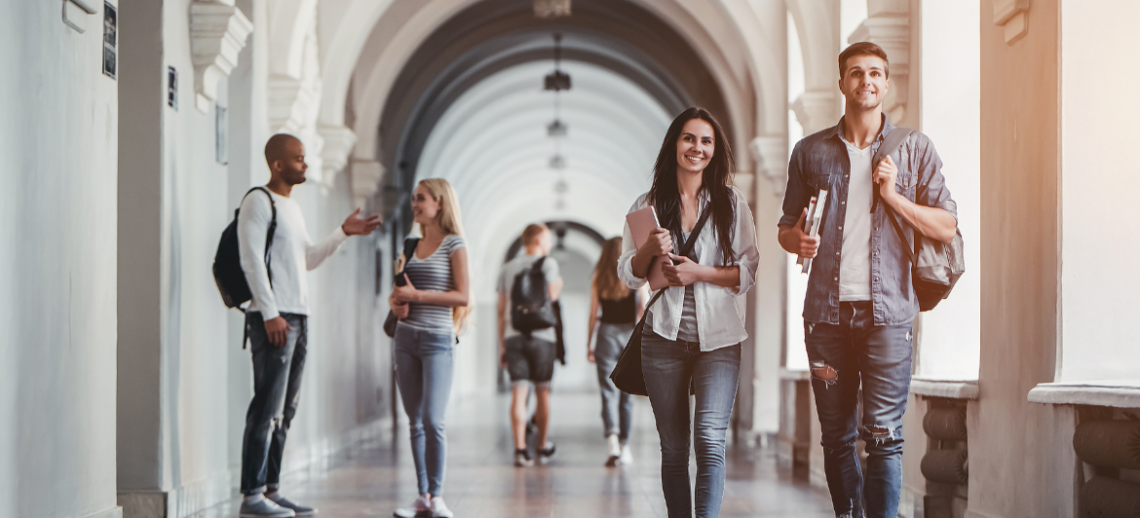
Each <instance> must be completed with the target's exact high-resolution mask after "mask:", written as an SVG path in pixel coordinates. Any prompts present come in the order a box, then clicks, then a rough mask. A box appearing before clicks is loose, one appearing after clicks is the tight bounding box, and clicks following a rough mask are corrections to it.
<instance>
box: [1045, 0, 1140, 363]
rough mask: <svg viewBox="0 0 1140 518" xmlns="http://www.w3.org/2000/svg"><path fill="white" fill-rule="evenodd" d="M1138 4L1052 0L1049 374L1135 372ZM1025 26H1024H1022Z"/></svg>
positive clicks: (1139, 284) (1139, 277)
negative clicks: (1054, 328) (1057, 188)
mask: <svg viewBox="0 0 1140 518" xmlns="http://www.w3.org/2000/svg"><path fill="white" fill-rule="evenodd" d="M1137 19H1140V4H1138V3H1136V2H1131V1H1127V0H1089V1H1082V2H1074V1H1071V0H1070V1H1062V2H1061V31H1062V34H1063V35H1064V39H1063V40H1062V43H1061V88H1062V93H1061V135H1062V150H1061V157H1062V158H1061V167H1062V169H1061V171H1062V172H1061V187H1062V191H1061V192H1062V193H1063V194H1062V195H1061V207H1062V208H1061V214H1062V216H1061V218H1062V219H1061V235H1062V239H1061V242H1062V245H1061V261H1062V263H1061V264H1062V265H1063V266H1062V268H1061V322H1060V326H1061V329H1060V334H1061V344H1060V347H1061V350H1060V358H1059V360H1060V361H1059V365H1058V372H1057V377H1058V381H1062V380H1063V381H1092V380H1112V379H1133V380H1135V379H1137V378H1138V377H1140V371H1138V370H1137V368H1136V365H1138V364H1140V348H1138V347H1136V343H1137V342H1136V338H1135V332H1134V330H1133V328H1132V324H1133V322H1134V321H1135V320H1136V308H1137V304H1136V293H1137V290H1138V289H1140V271H1137V270H1136V268H1135V265H1136V257H1137V256H1138V255H1140V242H1137V240H1136V236H1138V235H1140V205H1138V204H1136V203H1134V202H1132V201H1130V200H1129V199H1128V195H1129V194H1130V193H1132V192H1136V191H1137V190H1140V162H1138V161H1137V159H1136V153H1135V151H1134V150H1135V149H1136V147H1137V146H1136V136H1137V131H1136V125H1135V124H1136V120H1137V119H1138V118H1140V97H1137V95H1136V92H1135V85H1136V84H1137V83H1140V69H1137V68H1136V66H1135V63H1136V60H1135V59H1130V58H1127V57H1126V56H1128V54H1129V53H1128V52H1124V54H1121V53H1120V52H1118V51H1114V50H1111V49H1134V48H1135V46H1136V41H1135V32H1136V20H1137ZM1031 30H1032V29H1031Z"/></svg>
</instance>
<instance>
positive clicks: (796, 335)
mask: <svg viewBox="0 0 1140 518" xmlns="http://www.w3.org/2000/svg"><path fill="white" fill-rule="evenodd" d="M804 85H805V78H804V56H803V50H802V48H801V47H800V36H799V28H798V27H797V26H796V23H795V20H793V19H792V15H791V13H788V104H789V105H791V103H792V102H794V101H795V100H796V99H797V98H799V96H800V95H803V93H804V89H805V86H804ZM803 138H804V126H803V121H797V120H796V115H795V112H793V111H792V110H791V109H789V110H788V157H789V159H790V158H791V155H792V150H793V149H795V147H796V143H797V142H799V141H800V139H803ZM781 213H783V209H782V206H781ZM794 257H795V256H793V255H791V254H789V256H788V271H787V276H788V291H787V309H786V311H785V317H786V319H787V320H786V322H785V323H784V325H785V328H786V330H787V331H786V332H785V333H784V336H785V348H784V367H785V368H786V369H788V370H792V371H805V372H806V371H807V370H808V359H807V349H806V348H805V347H804V317H803V313H804V298H805V296H806V294H807V285H808V276H807V275H804V274H803V273H801V272H802V267H801V266H800V265H798V264H796V261H795V259H794Z"/></svg>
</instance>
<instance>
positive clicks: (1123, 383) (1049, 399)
mask: <svg viewBox="0 0 1140 518" xmlns="http://www.w3.org/2000/svg"><path fill="white" fill-rule="evenodd" d="M1027 399H1028V400H1029V401H1030V402H1031V403H1044V404H1047V405H1093V406H1107V407H1115V408H1140V381H1137V380H1116V381H1091V382H1059V383H1041V384H1039V385H1037V386H1036V387H1034V388H1033V389H1032V390H1030V391H1029V395H1028V397H1027Z"/></svg>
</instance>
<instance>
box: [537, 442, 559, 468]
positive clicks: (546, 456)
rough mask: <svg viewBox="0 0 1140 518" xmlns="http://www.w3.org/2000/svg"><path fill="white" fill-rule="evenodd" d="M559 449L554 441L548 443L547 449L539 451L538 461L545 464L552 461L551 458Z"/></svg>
mask: <svg viewBox="0 0 1140 518" xmlns="http://www.w3.org/2000/svg"><path fill="white" fill-rule="evenodd" d="M557 448H558V446H557V445H555V444H554V441H546V448H542V449H539V450H538V459H539V460H540V461H542V462H543V463H546V462H547V461H549V460H550V458H551V457H553V456H554V450H556V449H557Z"/></svg>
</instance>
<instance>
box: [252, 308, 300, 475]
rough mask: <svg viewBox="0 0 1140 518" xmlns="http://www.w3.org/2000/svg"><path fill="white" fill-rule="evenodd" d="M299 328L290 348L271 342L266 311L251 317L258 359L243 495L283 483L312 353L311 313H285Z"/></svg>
mask: <svg viewBox="0 0 1140 518" xmlns="http://www.w3.org/2000/svg"><path fill="white" fill-rule="evenodd" d="M281 317H282V318H284V319H285V321H286V322H288V323H289V327H292V328H293V330H292V331H289V336H288V338H286V340H285V346H284V347H277V346H275V345H273V344H271V343H269V335H268V334H266V332H265V322H264V321H263V320H262V319H261V313H258V312H256V311H253V312H250V313H249V314H247V315H246V317H245V326H246V332H247V333H249V349H250V353H251V355H252V357H253V400H252V401H250V402H249V410H248V411H246V414H245V435H244V437H243V439H242V446H241V492H242V494H244V495H256V494H261V493H264V492H265V490H266V487H267V486H271V487H274V488H276V487H277V484H278V483H279V482H280V481H281V457H282V456H283V455H284V453H285V438H286V436H287V435H288V433H289V424H290V423H292V422H293V416H295V415H296V414H297V403H298V402H299V401H300V397H301V374H302V372H304V370H305V355H306V353H307V351H308V336H307V333H308V329H307V327H306V326H307V324H308V322H307V321H306V318H305V315H294V314H291V313H282V314H281Z"/></svg>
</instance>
